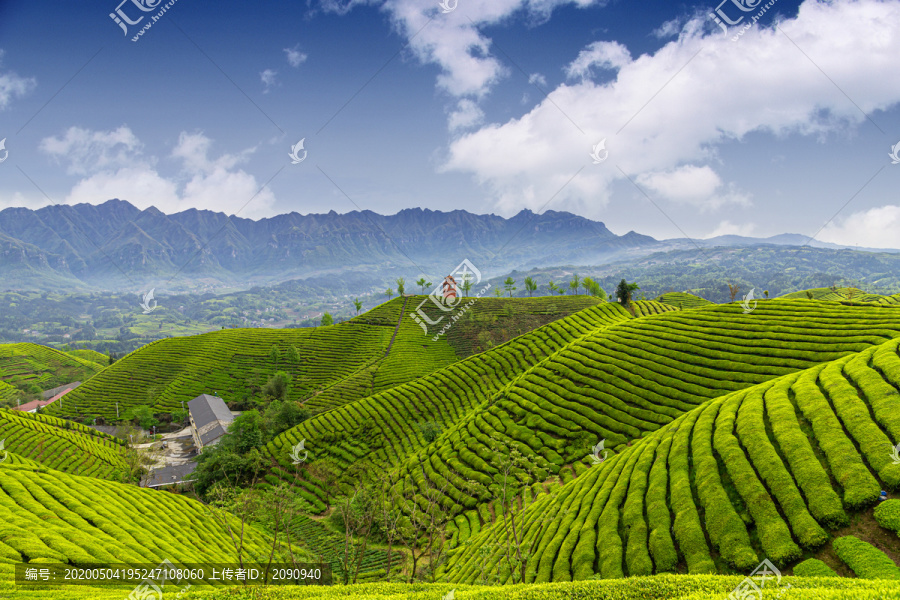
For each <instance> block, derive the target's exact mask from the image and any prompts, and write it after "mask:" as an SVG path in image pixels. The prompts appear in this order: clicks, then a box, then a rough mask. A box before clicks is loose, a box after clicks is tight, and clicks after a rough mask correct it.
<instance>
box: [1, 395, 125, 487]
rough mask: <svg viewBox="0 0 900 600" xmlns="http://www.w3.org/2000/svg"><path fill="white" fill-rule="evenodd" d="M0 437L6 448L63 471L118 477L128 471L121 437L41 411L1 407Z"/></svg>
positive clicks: (106, 477) (108, 477)
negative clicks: (38, 412) (31, 411)
mask: <svg viewBox="0 0 900 600" xmlns="http://www.w3.org/2000/svg"><path fill="white" fill-rule="evenodd" d="M0 440H5V441H6V449H7V450H8V451H9V452H12V453H14V454H16V455H18V456H20V457H22V458H25V459H29V460H33V461H34V462H36V463H40V464H42V465H46V466H48V467H50V468H53V469H57V470H59V471H63V472H65V473H70V474H74V475H88V476H91V477H99V478H102V479H119V478H121V477H123V476H124V474H125V473H126V472H127V471H128V467H127V465H126V464H125V462H124V460H123V457H122V449H123V443H122V441H121V440H119V439H117V438H114V437H112V436H109V435H106V434H103V433H100V432H98V431H95V430H93V429H91V428H89V427H86V426H84V425H81V424H79V423H72V422H71V421H64V420H62V419H57V418H55V417H50V416H47V415H43V414H40V415H37V414H31V413H23V412H19V411H12V410H3V409H0Z"/></svg>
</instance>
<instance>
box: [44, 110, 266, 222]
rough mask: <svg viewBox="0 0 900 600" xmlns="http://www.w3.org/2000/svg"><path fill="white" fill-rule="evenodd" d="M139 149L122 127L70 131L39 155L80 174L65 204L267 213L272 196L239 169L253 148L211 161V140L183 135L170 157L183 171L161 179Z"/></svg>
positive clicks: (51, 141) (252, 214) (245, 214)
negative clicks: (118, 201)
mask: <svg viewBox="0 0 900 600" xmlns="http://www.w3.org/2000/svg"><path fill="white" fill-rule="evenodd" d="M141 147H142V145H141V143H140V141H139V140H138V139H137V137H136V136H135V135H134V133H133V132H132V131H131V130H130V129H129V128H128V127H125V126H122V127H120V128H118V129H116V130H114V131H106V132H104V131H90V130H85V129H80V128H77V127H73V128H70V129H69V130H68V131H67V132H66V134H65V135H64V136H62V137H61V138H55V137H54V138H46V139H44V140H43V141H42V142H41V150H42V151H44V152H45V153H47V154H48V155H50V156H52V157H54V158H56V159H58V160H63V161H67V162H68V163H69V166H68V168H67V172H68V173H70V174H74V175H81V176H82V178H81V179H80V180H79V181H78V182H77V183H76V184H75V185H74V186H73V187H72V190H71V191H70V192H69V194H68V196H67V197H66V199H65V202H66V203H68V204H78V203H80V202H86V203H89V204H99V203H102V202H105V201H107V200H109V199H111V198H120V199H122V200H127V201H129V202H131V203H132V204H134V205H135V206H137V207H138V208H142V209H144V208H147V207H150V206H155V207H156V208H158V209H159V210H161V211H163V212H165V213H174V212H179V211H183V210H187V209H190V208H197V209H207V210H213V211H218V212H225V213H228V214H235V213H237V212H238V211H241V212H240V215H241V216H243V217H250V218H253V217H261V216H268V215H269V214H271V208H272V205H273V204H274V202H275V197H274V195H273V194H272V192H271V191H270V190H269V189H268V188H266V189H264V190H262V191H260V184H259V183H258V182H257V181H256V178H255V177H254V176H253V175H250V174H249V173H247V172H245V171H244V170H242V169H240V168H238V167H239V165H240V164H241V163H243V162H244V161H245V160H246V159H247V157H248V156H249V155H250V154H252V153H253V152H254V149H252V148H251V149H248V150H244V151H242V152H240V153H238V154H222V155H220V156H218V157H215V158H212V157H210V149H211V147H212V140H210V139H209V138H208V137H206V136H205V135H203V134H202V133H194V134H189V133H186V132H182V133H181V135H180V136H179V139H178V144H177V145H176V147H175V148H174V149H173V151H172V154H171V158H173V159H175V160H177V161H179V162H180V163H181V167H182V169H181V173H180V174H178V175H177V176H174V177H165V176H163V175H160V174H159V173H158V172H157V170H156V168H155V166H154V165H155V162H156V161H155V159H154V160H147V159H142V158H140V157H139V149H140V148H141ZM251 199H252V201H251ZM248 202H249V204H248V205H247V208H246V209H243V210H241V209H242V207H243V206H244V205H245V204H247V203H248Z"/></svg>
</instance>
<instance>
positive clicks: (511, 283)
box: [503, 277, 517, 298]
mask: <svg viewBox="0 0 900 600" xmlns="http://www.w3.org/2000/svg"><path fill="white" fill-rule="evenodd" d="M503 287H504V288H506V291H507V292H509V297H510V298H512V293H513V292H514V291H516V289H517V288H516V280H515V279H513V278H512V277H507V278H506V281H504V282H503Z"/></svg>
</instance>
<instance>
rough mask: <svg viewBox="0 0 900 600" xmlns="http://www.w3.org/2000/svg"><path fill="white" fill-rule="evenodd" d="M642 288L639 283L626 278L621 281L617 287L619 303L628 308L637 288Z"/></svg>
mask: <svg viewBox="0 0 900 600" xmlns="http://www.w3.org/2000/svg"><path fill="white" fill-rule="evenodd" d="M639 289H641V288H640V287H639V286H638V284H637V283H628V282H627V281H625V280H624V279H623V280H622V281H620V282H619V285H618V287H616V298H618V299H619V304H621V305H622V306H624V307H626V308H628V307H630V306H631V295H632V293H634V291H635V290H639Z"/></svg>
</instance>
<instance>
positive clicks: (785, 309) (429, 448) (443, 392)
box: [269, 300, 900, 518]
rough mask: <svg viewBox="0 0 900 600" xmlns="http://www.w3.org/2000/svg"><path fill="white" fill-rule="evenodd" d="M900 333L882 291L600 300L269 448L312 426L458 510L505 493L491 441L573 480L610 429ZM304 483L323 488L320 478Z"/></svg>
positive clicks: (620, 439) (672, 414)
mask: <svg viewBox="0 0 900 600" xmlns="http://www.w3.org/2000/svg"><path fill="white" fill-rule="evenodd" d="M636 304H640V303H636ZM641 310H644V309H641ZM636 312H637V311H636ZM898 335H900V310H896V309H893V308H890V307H882V306H878V305H863V306H856V307H850V306H843V305H840V304H834V303H827V302H812V303H811V302H809V301H799V300H795V301H770V302H767V303H764V304H761V305H760V308H758V309H757V310H756V311H754V312H753V313H750V314H744V313H743V312H742V310H741V309H740V307H739V306H737V305H733V304H732V305H712V306H710V307H709V308H705V309H698V310H691V311H684V312H681V311H674V312H668V313H665V314H658V315H654V316H649V317H643V318H633V317H632V316H631V314H630V313H628V312H627V311H625V310H624V309H622V307H620V306H619V305H617V304H602V305H599V306H597V307H594V308H591V309H587V310H585V311H582V312H580V313H576V314H575V315H573V316H572V317H569V318H567V319H562V320H560V321H558V322H556V323H553V324H551V325H548V326H546V327H543V328H540V329H538V330H535V331H534V332H532V333H530V334H527V335H525V336H522V337H520V338H516V339H515V340H513V341H512V342H510V343H509V344H506V345H504V346H501V347H499V348H496V349H494V350H491V351H488V352H485V353H483V354H479V355H476V356H474V357H471V358H469V359H467V360H466V361H463V362H461V363H458V364H455V365H452V366H450V367H448V368H445V369H442V370H440V371H436V372H434V373H433V374H432V375H429V376H428V377H425V378H422V379H420V380H417V381H414V382H412V383H409V384H406V385H403V386H398V387H396V388H393V389H391V390H389V391H388V392H384V393H381V394H376V395H374V396H371V397H369V398H365V399H363V400H359V401H356V402H353V403H351V404H348V405H345V406H344V407H342V408H340V409H338V410H334V411H330V412H328V413H325V414H323V415H320V416H317V417H315V418H313V419H311V420H309V421H307V422H305V423H303V424H302V425H300V426H298V427H297V428H295V429H293V430H291V431H289V432H286V433H284V434H282V435H281V436H279V438H276V439H275V440H274V442H272V444H270V446H269V450H270V452H271V453H272V454H273V455H274V456H275V457H276V459H278V460H279V461H280V462H282V464H283V465H285V464H286V463H287V452H288V450H289V448H290V446H292V445H293V444H296V443H297V442H299V441H300V440H306V441H305V447H306V449H308V450H309V451H310V453H311V456H313V457H314V458H315V459H323V458H328V459H329V460H332V461H334V462H335V463H337V464H339V465H340V466H341V468H343V469H346V468H347V467H349V466H350V465H351V464H354V463H357V462H359V463H360V464H362V465H367V466H370V467H376V468H377V469H387V468H399V475H400V478H401V479H402V481H403V486H402V487H403V489H407V488H409V490H408V493H409V494H410V495H411V496H414V495H415V494H416V493H421V492H422V489H423V488H422V486H426V487H428V486H435V487H437V488H439V489H441V490H442V495H443V498H442V501H441V503H442V507H443V510H444V511H445V512H446V515H447V517H448V518H452V517H453V516H455V515H456V514H459V513H460V512H462V511H466V510H474V509H476V508H477V507H478V506H479V505H480V504H481V503H484V502H488V501H490V500H491V499H492V498H495V497H496V495H497V487H498V482H499V480H498V478H499V473H498V467H497V466H496V462H497V460H496V459H497V457H496V452H495V451H494V450H492V449H491V445H498V446H501V447H502V448H505V449H507V450H508V449H512V448H515V449H516V450H517V451H518V452H520V453H521V454H522V455H523V456H525V457H526V458H527V460H528V464H529V468H528V470H527V473H523V474H521V475H520V476H519V479H521V480H522V481H521V483H522V484H526V483H534V482H541V481H545V480H546V479H548V478H550V477H554V476H559V477H562V478H563V479H564V480H568V479H570V478H572V477H574V476H575V475H577V474H580V473H581V472H582V471H583V470H584V469H586V466H585V465H586V463H587V457H588V456H589V454H590V449H591V447H592V446H593V445H594V444H596V443H598V442H599V441H600V440H605V443H606V447H607V448H612V449H615V448H616V447H617V446H620V445H623V444H627V443H629V442H630V441H631V440H634V439H636V438H640V437H642V436H645V435H647V434H649V433H650V432H653V431H655V430H657V429H659V428H661V427H662V426H664V425H665V424H667V423H669V422H670V421H672V420H674V419H676V418H678V417H680V416H681V415H683V414H684V413H685V412H688V411H690V410H692V409H693V408H695V407H696V406H698V405H699V404H702V403H703V402H705V401H707V400H709V399H711V398H715V397H718V396H722V395H724V394H727V393H729V392H732V391H737V390H741V389H746V388H749V387H751V386H753V385H756V384H759V383H763V382H766V381H769V380H772V379H774V378H776V377H779V376H781V375H785V374H788V373H792V372H796V371H799V370H802V369H806V368H810V367H812V366H815V365H817V364H820V363H822V362H826V361H830V360H835V359H838V358H841V357H844V356H847V355H849V354H852V353H855V352H859V351H862V350H865V349H866V348H869V347H871V346H872V345H875V344H879V343H882V342H884V341H886V340H888V339H891V338H893V337H896V336H898ZM430 421H435V422H438V423H439V424H440V427H439V430H442V431H441V432H440V435H438V436H437V438H436V439H433V440H429V439H427V438H426V437H424V435H423V433H422V427H421V425H422V423H425V422H430ZM472 482H475V485H474V487H475V491H474V492H472V490H471V489H470V488H471V487H472ZM306 487H307V488H308V489H309V491H310V493H312V494H315V495H316V496H318V497H321V495H322V494H321V491H320V490H318V489H317V486H316V484H315V483H314V482H306Z"/></svg>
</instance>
